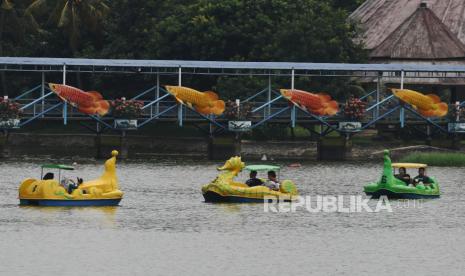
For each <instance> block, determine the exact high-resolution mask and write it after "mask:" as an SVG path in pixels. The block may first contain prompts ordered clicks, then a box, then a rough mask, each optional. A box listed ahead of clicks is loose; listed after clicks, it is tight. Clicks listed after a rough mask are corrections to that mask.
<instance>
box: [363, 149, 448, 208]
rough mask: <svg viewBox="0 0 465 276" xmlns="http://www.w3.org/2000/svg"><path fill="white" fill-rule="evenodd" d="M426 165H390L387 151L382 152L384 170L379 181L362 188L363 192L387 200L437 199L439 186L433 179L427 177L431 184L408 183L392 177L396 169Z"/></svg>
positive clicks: (423, 165)
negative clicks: (385, 197)
mask: <svg viewBox="0 0 465 276" xmlns="http://www.w3.org/2000/svg"><path fill="white" fill-rule="evenodd" d="M426 167H427V165H426V164H415V163H391V158H390V157H389V151H388V150H385V151H384V168H383V174H382V176H381V179H380V180H379V181H378V182H376V183H370V184H368V185H366V186H365V187H364V192H365V193H366V194H367V195H369V196H372V198H379V197H380V196H387V197H389V198H401V199H417V198H437V197H439V196H440V195H441V193H440V191H439V184H438V182H437V181H436V179H435V178H434V177H428V178H429V180H430V182H431V183H428V184H426V183H422V182H418V183H413V182H412V183H409V182H408V181H404V180H400V179H398V178H396V177H395V176H394V170H395V169H396V168H405V169H420V168H423V169H425V168H426Z"/></svg>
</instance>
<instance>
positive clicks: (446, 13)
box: [350, 0, 465, 50]
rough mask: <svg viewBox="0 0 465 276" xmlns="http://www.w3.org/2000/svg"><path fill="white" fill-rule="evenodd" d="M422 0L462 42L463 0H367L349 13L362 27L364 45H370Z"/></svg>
mask: <svg viewBox="0 0 465 276" xmlns="http://www.w3.org/2000/svg"><path fill="white" fill-rule="evenodd" d="M422 2H425V3H427V6H428V8H429V9H431V11H432V12H433V13H434V14H435V15H436V16H437V18H438V19H439V20H440V21H441V22H442V23H443V24H444V25H445V26H446V27H447V29H449V31H450V32H451V33H452V34H454V35H455V36H456V37H457V38H458V39H459V40H460V41H461V42H462V43H465V28H464V26H465V1H463V0H429V1H425V0H394V1H393V0H367V1H366V2H365V3H363V4H362V5H361V6H360V7H359V8H358V9H357V10H356V11H354V13H353V14H352V15H351V16H350V18H351V19H353V20H356V21H359V22H360V23H361V25H362V28H363V29H364V34H363V38H362V39H363V41H364V43H365V45H366V48H367V49H370V50H371V49H374V48H376V47H377V46H378V45H380V44H381V43H382V42H383V41H384V40H386V38H387V37H388V36H390V35H391V34H392V33H393V32H394V31H395V30H396V29H397V28H398V27H399V26H400V25H402V24H403V23H404V22H405V21H406V20H408V19H409V18H410V17H411V16H412V14H414V13H415V11H416V10H417V9H418V7H419V6H420V4H421V3H422Z"/></svg>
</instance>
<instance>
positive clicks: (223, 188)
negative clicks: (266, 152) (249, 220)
mask: <svg viewBox="0 0 465 276" xmlns="http://www.w3.org/2000/svg"><path fill="white" fill-rule="evenodd" d="M243 169H246V170H249V171H278V172H279V169H280V167H279V166H271V165H251V166H246V165H245V163H244V162H242V160H241V157H239V156H235V157H232V158H230V159H229V160H227V161H226V162H225V164H224V165H223V166H222V167H220V168H218V170H219V171H220V172H221V173H220V174H219V175H218V176H217V177H216V178H215V179H214V180H213V181H212V182H210V183H209V184H207V185H204V186H203V187H202V194H203V196H204V198H205V202H237V203H240V202H263V201H264V200H266V199H267V198H275V199H277V200H284V201H289V200H293V198H296V196H297V195H298V192H297V188H296V186H295V184H294V182H292V181H291V180H283V181H282V182H281V183H280V187H279V190H277V191H276V190H272V189H270V188H268V187H266V186H263V185H260V186H254V187H250V186H248V185H247V184H245V183H243V182H237V181H235V180H234V178H235V177H236V176H237V175H238V174H239V173H240V172H241V171H242V170H243Z"/></svg>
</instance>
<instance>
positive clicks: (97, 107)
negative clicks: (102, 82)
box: [48, 83, 110, 116]
mask: <svg viewBox="0 0 465 276" xmlns="http://www.w3.org/2000/svg"><path fill="white" fill-rule="evenodd" d="M48 86H49V87H50V89H51V90H52V91H53V92H54V93H55V94H56V95H57V96H58V97H59V98H60V99H62V100H63V101H65V102H66V103H68V104H70V105H71V106H73V107H75V108H77V109H78V110H79V112H82V113H84V114H87V115H97V114H98V115H100V116H104V115H106V114H107V113H108V112H109V111H110V103H109V102H108V101H107V100H104V99H103V97H102V94H100V93H99V92H97V91H88V92H84V91H83V90H81V89H79V88H76V87H72V86H69V85H64V84H56V83H49V84H48Z"/></svg>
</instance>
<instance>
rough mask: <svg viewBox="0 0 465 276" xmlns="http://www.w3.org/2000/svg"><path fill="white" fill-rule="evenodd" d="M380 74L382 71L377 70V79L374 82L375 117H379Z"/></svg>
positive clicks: (381, 74)
mask: <svg viewBox="0 0 465 276" xmlns="http://www.w3.org/2000/svg"><path fill="white" fill-rule="evenodd" d="M382 76H383V72H378V81H377V83H376V118H378V117H379V100H380V92H381V77H382Z"/></svg>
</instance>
